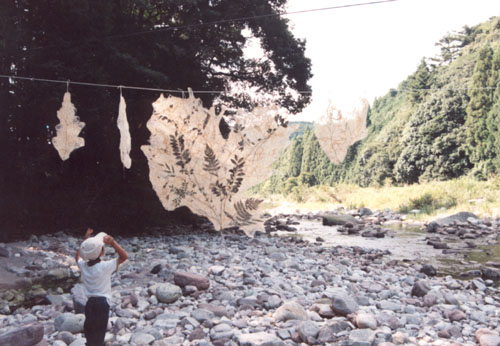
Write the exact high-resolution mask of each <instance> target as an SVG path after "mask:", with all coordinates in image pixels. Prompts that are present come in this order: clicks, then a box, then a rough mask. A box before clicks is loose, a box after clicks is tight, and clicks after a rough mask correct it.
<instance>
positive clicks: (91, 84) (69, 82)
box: [0, 74, 500, 95]
mask: <svg viewBox="0 0 500 346" xmlns="http://www.w3.org/2000/svg"><path fill="white" fill-rule="evenodd" d="M0 78H9V79H20V80H27V81H32V82H47V83H59V84H66V91H68V87H69V85H70V84H74V85H84V86H92V87H102V88H117V89H120V92H121V90H122V89H134V90H147V91H156V92H165V93H171V94H173V93H176V94H182V95H184V94H185V93H186V92H188V91H186V90H180V89H177V90H173V89H160V88H148V87H136V86H128V85H114V84H100V83H88V82H74V81H70V80H56V79H46V78H33V77H22V76H10V75H4V74H0ZM495 89H500V82H499V83H498V84H497V85H496V86H494V87H475V88H467V87H463V88H415V89H410V88H405V89H401V90H396V91H398V92H413V91H438V90H451V91H463V90H495ZM192 92H193V93H194V94H223V93H225V92H227V91H226V90H224V91H220V90H219V91H217V90H192ZM296 92H297V93H299V94H312V91H296Z"/></svg>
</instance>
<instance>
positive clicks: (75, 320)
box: [54, 312, 85, 334]
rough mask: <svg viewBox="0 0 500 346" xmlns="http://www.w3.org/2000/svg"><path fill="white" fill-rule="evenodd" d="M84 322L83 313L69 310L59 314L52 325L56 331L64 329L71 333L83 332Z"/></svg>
mask: <svg viewBox="0 0 500 346" xmlns="http://www.w3.org/2000/svg"><path fill="white" fill-rule="evenodd" d="M84 323H85V315H84V314H72V313H71V312H65V313H63V314H60V315H59V316H57V317H56V318H55V320H54V326H55V328H56V330H57V331H60V332H62V331H66V332H70V333H73V334H76V333H81V332H83V324H84Z"/></svg>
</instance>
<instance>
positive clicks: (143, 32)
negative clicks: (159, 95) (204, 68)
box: [104, 0, 399, 39]
mask: <svg viewBox="0 0 500 346" xmlns="http://www.w3.org/2000/svg"><path fill="white" fill-rule="evenodd" d="M394 1H399V0H379V1H370V2H360V3H356V4H347V5H338V6H330V7H321V8H312V9H306V10H299V11H291V12H281V13H269V14H263V15H259V16H250V17H241V18H232V19H222V20H216V21H212V22H205V23H197V24H187V25H179V26H165V27H160V28H159V29H155V30H143V31H138V32H132V33H128V34H121V35H111V36H106V37H104V38H105V39H108V38H121V37H128V36H135V35H142V34H150V33H155V32H161V31H169V30H179V29H188V28H194V27H200V26H205V25H217V24H225V23H231V22H241V21H245V20H252V19H261V18H269V17H282V16H288V15H293V14H302V13H310V12H319V11H328V10H337V9H341V8H348V7H358V6H367V5H377V4H382V3H386V2H394Z"/></svg>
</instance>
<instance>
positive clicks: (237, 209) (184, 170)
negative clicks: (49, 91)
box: [141, 92, 289, 236]
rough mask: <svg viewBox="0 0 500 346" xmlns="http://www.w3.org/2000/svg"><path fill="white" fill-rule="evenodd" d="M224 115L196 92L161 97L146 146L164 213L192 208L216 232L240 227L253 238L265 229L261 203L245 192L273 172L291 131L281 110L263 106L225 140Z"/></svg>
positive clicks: (237, 120) (239, 119)
mask: <svg viewBox="0 0 500 346" xmlns="http://www.w3.org/2000/svg"><path fill="white" fill-rule="evenodd" d="M221 114H224V110H220V111H219V112H217V111H216V110H215V109H214V108H211V109H205V108H204V107H203V106H202V104H201V101H200V100H199V99H196V98H195V97H194V95H193V94H192V93H191V92H190V94H189V97H188V98H187V99H183V98H178V97H173V96H169V97H168V98H165V97H163V95H162V96H160V98H159V99H158V100H157V101H156V102H154V103H153V115H152V116H151V119H150V120H149V121H148V123H147V126H148V129H149V130H150V132H151V137H150V140H149V142H150V145H144V146H142V147H141V148H142V150H143V152H144V154H145V155H146V157H147V159H148V162H149V178H150V180H151V183H152V185H153V188H154V190H155V191H156V194H157V195H158V197H159V199H160V200H161V203H162V204H163V207H164V208H165V209H167V210H173V209H176V208H178V207H180V206H187V207H189V208H190V209H191V211H193V212H194V213H196V214H199V215H203V216H205V217H207V218H208V219H209V220H210V221H211V222H212V223H213V224H214V226H215V228H216V229H217V230H221V229H223V228H225V227H230V226H239V227H241V228H242V229H243V230H244V231H245V232H246V233H247V234H248V235H250V236H251V235H253V232H254V231H255V230H259V229H260V230H262V224H261V222H262V221H261V220H260V219H259V215H260V211H259V207H260V204H261V202H262V201H261V200H258V199H255V198H249V197H246V196H245V195H244V193H243V192H244V191H245V190H247V189H248V188H249V187H251V186H253V185H255V184H257V183H259V182H261V181H263V180H265V179H266V178H267V177H268V176H269V175H270V174H271V165H272V163H273V162H274V161H275V160H276V159H277V158H278V156H279V154H280V152H281V150H282V149H283V148H285V147H286V145H287V144H288V142H289V141H288V136H289V131H288V129H287V128H285V127H284V126H282V125H284V121H283V118H281V117H279V116H277V114H278V109H276V108H259V109H256V110H255V111H253V112H252V113H251V114H250V113H247V112H239V113H238V114H237V115H235V116H234V117H232V119H231V120H230V121H228V123H229V124H230V126H231V132H230V133H229V136H228V138H227V139H224V138H223V137H222V135H221V133H220V130H219V123H220V120H221Z"/></svg>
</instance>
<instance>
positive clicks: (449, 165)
mask: <svg viewBox="0 0 500 346" xmlns="http://www.w3.org/2000/svg"><path fill="white" fill-rule="evenodd" d="M437 45H438V46H439V47H440V48H441V53H440V55H439V56H438V57H436V58H431V59H422V60H421V62H420V64H419V66H418V68H417V70H416V71H415V73H413V74H411V75H410V76H408V78H407V79H406V80H404V81H403V82H401V83H400V85H399V86H398V88H397V89H391V90H389V92H388V93H387V94H386V95H384V96H382V97H379V98H376V99H375V100H374V101H373V104H372V106H371V107H370V109H369V113H368V117H367V124H368V136H367V137H366V138H365V139H363V140H362V141H360V142H357V143H355V144H354V145H353V146H351V148H350V149H349V151H348V154H347V157H346V158H345V160H344V162H342V163H341V164H339V165H333V164H332V163H330V162H329V161H328V159H327V157H326V155H325V154H324V153H323V151H322V150H321V148H320V147H319V144H318V143H317V140H316V138H315V136H314V133H313V131H312V130H311V129H310V128H309V129H308V128H306V129H305V130H304V132H303V134H301V135H300V134H299V135H297V137H296V138H295V139H294V142H293V143H292V147H291V148H288V149H287V150H286V151H285V154H284V155H283V156H282V157H281V159H280V161H279V164H278V166H277V167H280V169H282V170H281V172H280V174H281V175H279V174H277V175H273V177H271V182H272V183H271V184H269V185H268V186H282V184H285V186H286V188H285V190H286V193H291V191H298V189H300V188H301V187H302V186H306V185H308V184H310V183H311V181H316V183H317V184H328V185H335V184H337V183H354V184H357V185H359V186H362V187H367V186H374V187H380V186H384V185H387V184H399V185H404V184H413V183H418V182H424V181H432V180H441V181H442V180H447V179H453V178H456V177H460V176H463V175H467V174H469V173H471V174H472V175H474V176H475V177H476V178H489V177H491V176H492V175H493V176H494V175H498V172H500V17H496V18H492V19H491V20H490V21H488V22H485V23H482V24H480V25H477V26H475V27H464V28H463V30H462V31H460V32H456V33H452V34H448V35H447V36H445V37H444V38H443V39H442V40H441V41H440V42H438V44H437ZM428 61H430V62H431V63H428ZM294 155H297V156H294ZM291 167H293V169H291ZM304 173H307V174H308V175H310V176H311V177H314V179H313V180H310V179H306V180H305V181H304V183H302V180H300V179H298V180H297V179H294V180H291V181H289V180H288V179H289V178H290V177H300V176H301V175H303V174H304ZM275 191H276V190H275Z"/></svg>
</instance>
